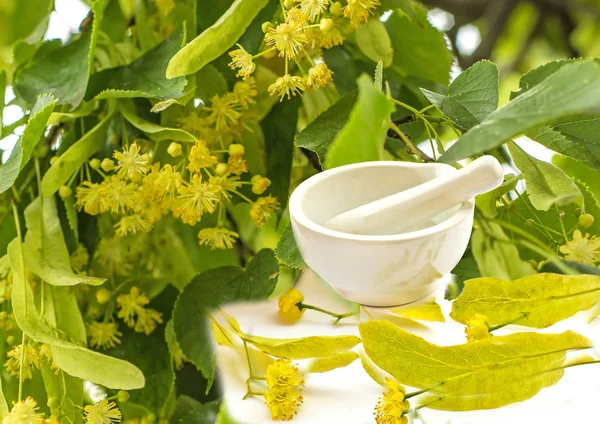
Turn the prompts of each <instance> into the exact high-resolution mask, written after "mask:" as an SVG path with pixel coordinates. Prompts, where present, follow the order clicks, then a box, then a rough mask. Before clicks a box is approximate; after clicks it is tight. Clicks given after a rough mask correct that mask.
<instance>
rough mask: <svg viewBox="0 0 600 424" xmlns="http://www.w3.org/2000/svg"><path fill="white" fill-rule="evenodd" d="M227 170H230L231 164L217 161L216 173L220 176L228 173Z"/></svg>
mask: <svg viewBox="0 0 600 424" xmlns="http://www.w3.org/2000/svg"><path fill="white" fill-rule="evenodd" d="M227 172H229V166H228V165H227V164H226V163H217V166H216V167H215V173H216V174H217V175H218V176H219V177H222V176H223V175H225V174H227Z"/></svg>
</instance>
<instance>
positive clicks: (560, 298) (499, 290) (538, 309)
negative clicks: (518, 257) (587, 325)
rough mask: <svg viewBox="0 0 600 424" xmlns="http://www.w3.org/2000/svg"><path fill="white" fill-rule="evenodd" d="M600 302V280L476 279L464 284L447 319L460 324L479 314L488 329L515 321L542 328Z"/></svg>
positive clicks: (560, 277)
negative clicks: (450, 318) (484, 318)
mask: <svg viewBox="0 0 600 424" xmlns="http://www.w3.org/2000/svg"><path fill="white" fill-rule="evenodd" d="M598 301H600V276H598V275H560V274H547V273H543V274H536V275H532V276H529V277H524V278H520V279H518V280H515V281H506V280H501V279H499V278H476V279H474V280H470V281H466V282H465V288H464V290H463V292H462V294H461V295H460V296H459V297H458V299H456V300H455V301H454V302H453V303H452V312H451V314H450V316H451V317H452V318H453V319H454V320H456V321H458V322H462V323H466V321H467V319H468V318H469V317H472V316H474V315H475V314H481V315H484V316H485V317H487V319H488V322H489V323H490V325H501V324H505V323H507V322H511V321H514V320H516V319H518V318H520V317H523V314H528V315H527V316H526V317H523V318H522V319H519V320H518V321H517V322H516V323H517V324H519V325H526V326H528V327H536V328H544V327H548V326H550V325H552V324H554V323H556V322H558V321H561V320H563V319H565V318H569V317H570V316H573V315H575V314H576V313H577V312H579V311H583V310H586V309H590V308H592V307H593V306H594V305H595V304H596V303H597V302H598Z"/></svg>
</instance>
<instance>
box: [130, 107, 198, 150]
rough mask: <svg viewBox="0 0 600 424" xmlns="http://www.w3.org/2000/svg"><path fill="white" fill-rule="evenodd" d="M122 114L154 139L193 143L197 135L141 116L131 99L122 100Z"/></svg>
mask: <svg viewBox="0 0 600 424" xmlns="http://www.w3.org/2000/svg"><path fill="white" fill-rule="evenodd" d="M119 110H120V112H121V114H122V115H123V117H124V118H125V119H127V121H128V122H129V123H130V124H131V125H133V126H134V127H136V128H137V129H138V130H140V131H142V132H144V133H145V134H146V135H147V136H148V138H150V139H151V140H154V141H164V140H176V141H185V142H189V143H193V142H194V141H196V137H194V136H193V135H192V134H190V133H189V132H187V131H184V130H182V129H180V128H167V127H163V126H162V125H158V124H155V123H153V122H150V121H146V120H145V119H144V118H142V117H140V115H139V114H138V112H137V111H136V109H135V105H134V104H133V102H131V101H121V102H120V108H119Z"/></svg>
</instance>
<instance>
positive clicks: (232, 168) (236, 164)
mask: <svg viewBox="0 0 600 424" xmlns="http://www.w3.org/2000/svg"><path fill="white" fill-rule="evenodd" d="M227 166H228V169H229V172H231V173H232V174H235V175H242V174H243V173H245V172H248V165H246V160H245V159H244V156H242V155H231V156H229V159H227Z"/></svg>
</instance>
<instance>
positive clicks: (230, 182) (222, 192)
mask: <svg viewBox="0 0 600 424" xmlns="http://www.w3.org/2000/svg"><path fill="white" fill-rule="evenodd" d="M219 165H225V164H219ZM225 166H227V165H225ZM239 180H240V177H238V176H237V175H226V176H222V177H210V179H209V180H208V181H209V183H210V185H212V186H213V187H214V188H215V190H216V193H217V194H218V195H219V197H220V199H219V201H220V202H223V201H225V200H227V199H231V194H230V193H234V192H235V191H236V190H237V189H238V188H240V187H241V186H242V183H240V182H239Z"/></svg>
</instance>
